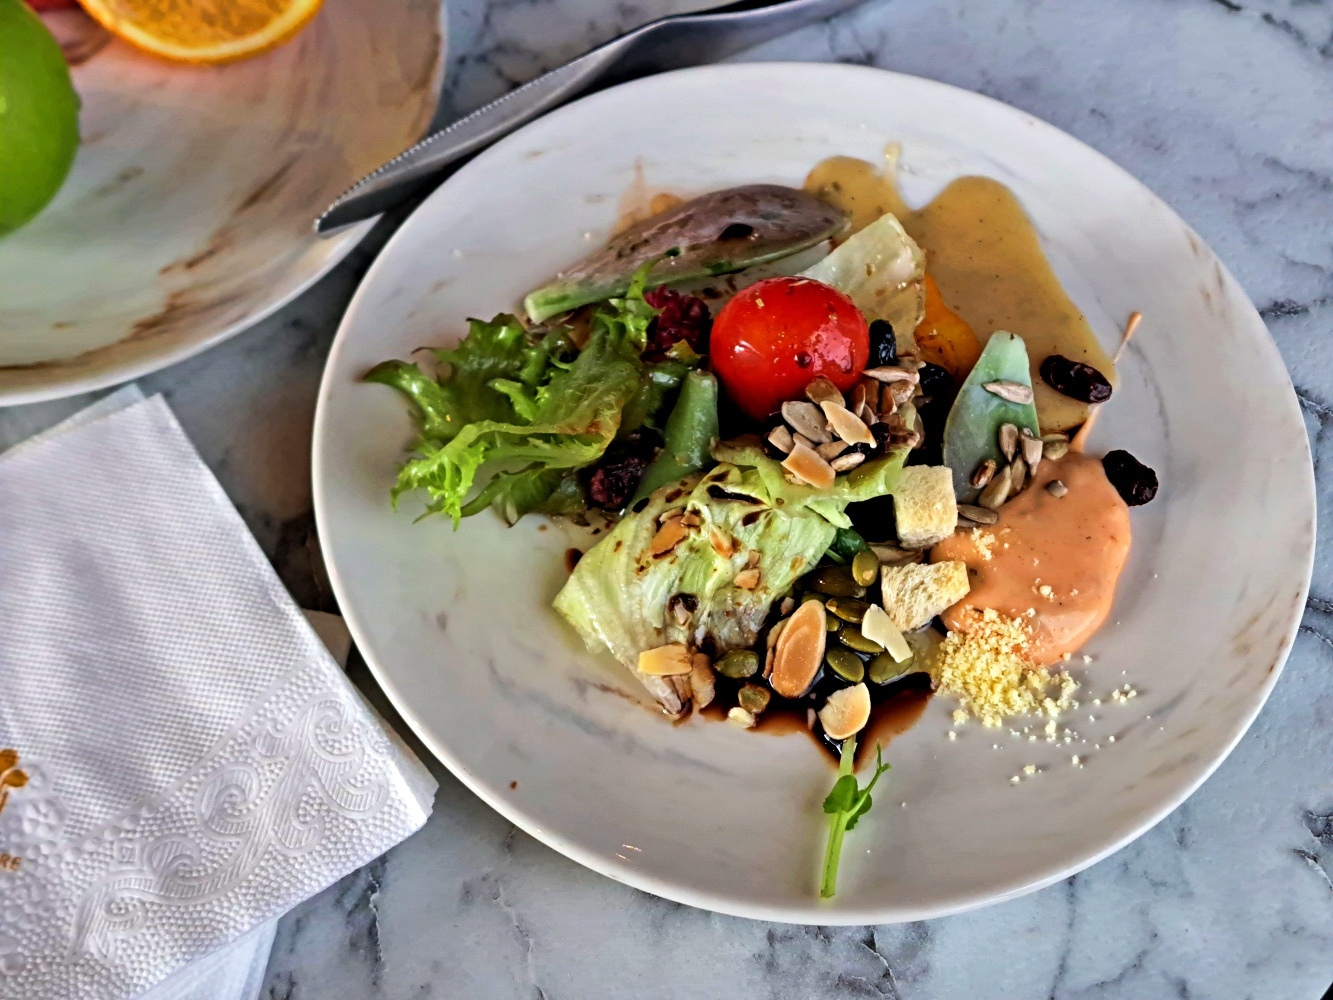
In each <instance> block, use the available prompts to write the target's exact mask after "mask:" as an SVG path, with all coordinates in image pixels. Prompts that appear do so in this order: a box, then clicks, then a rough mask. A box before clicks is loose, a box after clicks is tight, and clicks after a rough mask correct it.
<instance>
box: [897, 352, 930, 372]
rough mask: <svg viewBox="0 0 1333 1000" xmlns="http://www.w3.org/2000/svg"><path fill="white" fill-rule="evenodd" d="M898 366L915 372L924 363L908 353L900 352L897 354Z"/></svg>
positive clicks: (924, 364) (924, 365) (923, 365)
mask: <svg viewBox="0 0 1333 1000" xmlns="http://www.w3.org/2000/svg"><path fill="white" fill-rule="evenodd" d="M898 367H899V368H906V369H907V370H908V371H909V372H913V373H915V372H919V371H920V370H921V369H922V368H924V367H926V363H925V362H924V361H922V360H921V359H920V358H914V357H913V356H912V355H910V354H900V355H898Z"/></svg>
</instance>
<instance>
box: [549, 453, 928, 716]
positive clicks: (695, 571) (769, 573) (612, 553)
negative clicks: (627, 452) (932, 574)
mask: <svg viewBox="0 0 1333 1000" xmlns="http://www.w3.org/2000/svg"><path fill="white" fill-rule="evenodd" d="M714 455H715V456H716V457H718V458H719V459H723V456H724V455H725V456H727V457H726V458H725V459H724V460H722V461H721V462H720V463H719V464H718V465H717V466H715V467H714V468H713V469H712V471H710V472H709V473H708V474H707V475H706V476H703V477H700V476H698V475H694V476H690V477H687V478H686V479H683V480H680V481H679V482H676V483H672V484H670V485H667V486H664V487H662V488H661V489H659V490H658V491H657V492H655V493H654V494H653V495H652V496H651V497H649V498H648V499H647V501H646V503H645V504H644V505H643V506H642V507H640V508H639V509H638V510H635V511H633V512H632V513H630V514H629V515H627V516H626V517H624V518H623V519H622V520H621V521H620V523H619V524H617V525H616V526H615V528H613V529H612V531H611V532H610V534H608V535H606V536H605V537H604V538H603V539H602V540H601V541H600V542H598V543H597V544H596V545H595V546H593V547H592V548H591V549H590V550H589V551H588V552H587V553H585V554H584V556H583V558H582V559H580V560H579V562H578V565H577V566H575V567H574V572H573V574H571V576H570V578H569V580H568V581H567V582H566V583H565V586H564V587H563V589H561V591H560V593H559V594H558V595H557V596H556V599H555V609H556V610H557V611H558V612H559V613H560V614H561V615H562V616H563V617H564V618H565V619H566V620H567V621H568V622H569V623H570V624H571V625H573V626H574V628H575V630H577V631H578V633H579V635H580V636H582V638H583V641H584V642H585V643H586V644H587V646H588V648H589V649H598V648H602V647H605V648H606V649H609V650H610V651H611V653H612V655H614V656H615V657H616V659H617V660H619V661H620V662H621V663H623V664H624V665H625V666H626V667H628V668H629V669H630V670H631V671H634V672H635V676H636V677H637V678H638V679H639V680H640V682H642V683H643V685H644V687H646V688H647V689H648V691H649V692H650V693H651V694H652V695H653V697H655V698H656V699H657V700H658V702H659V703H661V705H662V707H663V709H665V710H666V711H667V712H668V714H671V715H678V714H680V712H682V711H684V709H685V707H687V706H688V701H689V695H688V688H684V687H683V686H682V685H678V684H673V683H671V679H670V678H660V677H646V676H644V675H641V674H639V673H638V672H637V670H636V667H637V664H638V657H639V653H641V652H642V651H644V650H646V649H652V648H654V647H656V646H661V645H664V644H666V643H671V642H683V643H686V644H687V645H689V646H690V647H691V648H700V647H702V648H707V649H710V650H711V651H712V652H713V653H714V654H715V655H721V654H722V653H725V652H726V651H727V650H730V649H740V648H745V647H748V646H751V645H753V644H754V642H755V639H756V638H757V636H758V634H759V630H760V628H761V627H762V626H763V623H764V621H765V619H766V618H767V616H768V611H769V608H770V606H771V605H772V603H773V601H774V600H776V599H778V598H780V597H782V596H783V595H785V594H786V593H787V592H788V591H789V590H790V589H791V586H792V584H793V583H794V582H795V581H796V579H797V577H799V576H800V575H801V574H803V573H805V572H807V571H808V570H810V569H811V568H813V567H814V565H815V564H816V563H817V562H818V561H819V558H820V556H822V555H823V554H824V551H825V550H826V549H827V548H828V547H829V545H830V543H831V542H832V541H833V539H834V537H835V535H836V534H837V531H838V528H839V527H840V526H844V527H845V526H846V524H845V522H847V516H846V514H845V513H844V511H843V508H845V507H846V505H847V504H848V503H851V502H852V501H854V500H860V499H867V498H869V497H872V496H879V495H882V494H883V493H885V492H888V490H890V489H891V488H892V487H893V485H894V483H895V481H896V479H897V475H898V470H899V469H900V468H901V467H902V461H903V457H904V456H903V455H902V454H901V453H894V454H893V455H891V456H889V457H886V458H883V459H878V460H875V461H872V462H867V463H865V465H863V466H862V467H861V468H862V469H865V470H866V471H865V474H864V475H862V476H861V477H860V478H859V479H858V480H857V482H855V483H853V482H851V481H850V480H851V479H852V477H851V476H847V477H840V479H839V483H838V485H837V486H835V488H834V489H833V490H831V491H825V492H822V493H821V492H820V491H818V490H813V489H811V488H810V487H804V486H794V485H792V484H791V483H788V482H787V481H786V479H785V478H783V476H782V468H781V466H780V465H778V463H777V462H774V461H773V460H772V459H770V458H768V457H767V456H766V455H764V454H763V451H762V449H761V448H760V447H759V446H758V445H757V444H755V445H752V446H751V445H746V444H739V445H731V444H728V445H719V446H718V447H717V448H715V449H714ZM857 471H858V472H859V471H861V470H860V469H858V470H857ZM676 509H682V510H688V511H689V512H692V513H693V514H694V515H695V516H696V517H697V518H698V520H699V524H698V525H697V526H694V527H691V528H690V529H688V532H687V534H686V536H685V538H684V539H682V540H681V541H680V542H678V543H677V544H676V546H675V547H674V548H673V549H672V550H671V551H670V552H668V553H666V554H664V555H660V556H654V555H653V554H652V552H651V542H652V539H653V536H654V535H655V534H656V533H657V530H658V527H659V521H660V519H661V517H662V515H663V514H665V513H667V512H668V511H671V510H676ZM752 560H753V565H752ZM750 568H754V569H757V570H758V571H759V582H758V585H757V586H755V587H753V588H741V587H737V586H736V585H735V582H734V581H735V579H736V574H738V573H740V572H741V571H743V570H746V569H750ZM678 594H679V595H685V596H684V597H683V598H680V599H678V600H677V601H676V602H675V603H678V604H682V605H683V606H685V607H687V608H689V607H692V608H693V610H692V611H691V613H690V615H689V617H688V618H687V620H686V621H685V622H684V623H682V622H680V621H678V620H677V618H676V616H675V614H674V613H673V610H672V603H673V600H672V599H673V598H675V597H676V595H678Z"/></svg>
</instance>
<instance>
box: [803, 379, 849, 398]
mask: <svg viewBox="0 0 1333 1000" xmlns="http://www.w3.org/2000/svg"><path fill="white" fill-rule="evenodd" d="M805 398H806V399H808V400H810V402H812V403H814V404H815V405H816V406H823V405H824V404H825V403H837V404H838V405H839V406H845V405H846V404H845V403H844V402H843V399H842V392H841V391H840V390H839V389H838V387H837V386H836V385H834V384H833V382H832V381H831V380H830V379H828V378H826V377H825V376H823V375H821V376H819V378H817V379H815V380H814V381H813V382H811V383H810V384H809V385H807V386H806V387H805Z"/></svg>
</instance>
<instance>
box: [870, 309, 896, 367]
mask: <svg viewBox="0 0 1333 1000" xmlns="http://www.w3.org/2000/svg"><path fill="white" fill-rule="evenodd" d="M897 363H898V341H897V339H896V338H895V337H894V336H893V327H892V326H891V325H890V324H889V321H888V320H886V319H877V320H875V321H874V322H873V323H871V324H870V359H869V360H868V361H867V362H866V367H867V368H883V367H884V366H886V365H896V364H897Z"/></svg>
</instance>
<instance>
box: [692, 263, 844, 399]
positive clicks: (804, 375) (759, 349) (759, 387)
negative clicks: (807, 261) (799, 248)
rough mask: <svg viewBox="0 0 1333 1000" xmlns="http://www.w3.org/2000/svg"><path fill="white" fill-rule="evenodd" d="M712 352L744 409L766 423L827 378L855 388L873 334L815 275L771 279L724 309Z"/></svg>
mask: <svg viewBox="0 0 1333 1000" xmlns="http://www.w3.org/2000/svg"><path fill="white" fill-rule="evenodd" d="M709 354H710V356H711V358H712V364H713V370H714V371H715V372H716V373H717V376H718V378H720V379H721V380H722V385H723V386H724V387H725V388H726V390H727V392H728V394H730V396H731V398H732V399H733V400H735V402H736V405H737V406H739V407H740V408H741V409H742V410H744V411H745V412H746V413H748V414H749V415H750V416H752V417H754V418H755V419H756V420H762V419H763V418H764V417H766V416H768V415H769V414H770V413H772V412H773V411H774V410H776V409H778V408H779V407H780V406H781V405H782V404H783V403H784V402H785V401H787V400H789V399H799V398H800V396H801V394H802V393H803V392H804V391H805V387H806V386H807V385H809V384H810V383H811V382H812V381H814V380H815V379H816V378H818V377H819V376H820V375H824V376H827V377H828V378H829V379H831V380H832V382H833V384H834V385H836V386H837V387H838V388H839V389H841V390H842V391H843V392H846V391H847V390H848V389H850V388H851V387H852V386H854V385H855V384H856V382H857V380H858V379H859V378H860V377H861V372H862V370H863V369H864V368H865V366H866V359H867V358H868V357H869V356H870V331H869V327H868V326H867V324H866V320H865V317H864V316H862V315H861V310H859V309H857V308H856V306H855V305H854V304H853V303H852V300H851V299H849V298H848V297H847V296H846V295H843V294H842V292H840V291H838V290H837V289H836V288H830V287H829V286H828V285H825V284H823V283H822V282H818V281H813V280H811V279H810V278H799V277H783V278H766V279H764V280H763V281H759V282H756V283H755V284H753V285H751V286H750V287H749V288H744V289H742V290H741V291H739V292H737V293H736V296H735V298H733V299H732V300H731V301H730V302H728V303H727V304H726V305H725V306H723V307H722V311H721V312H720V313H718V315H717V319H715V320H714V321H713V332H712V334H711V337H710V340H709Z"/></svg>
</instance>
